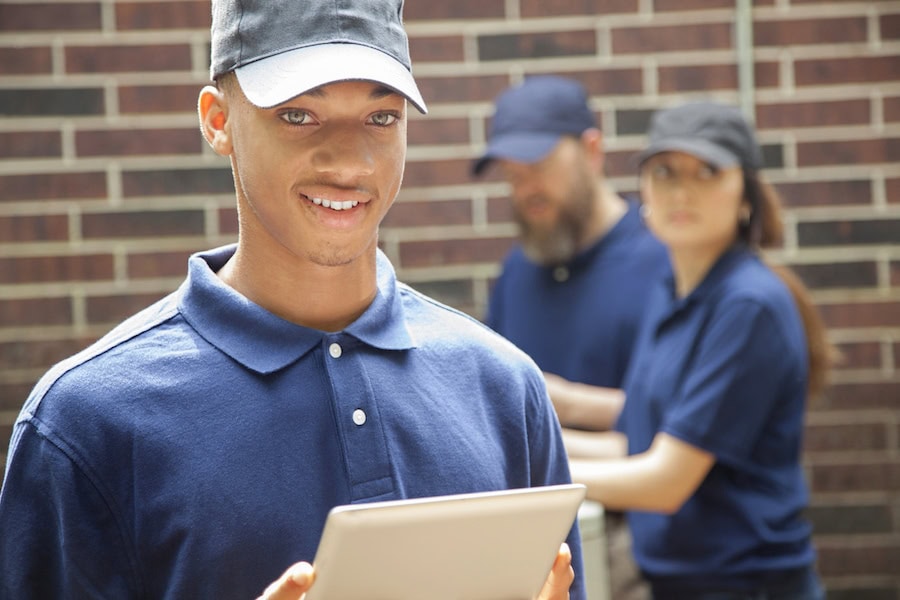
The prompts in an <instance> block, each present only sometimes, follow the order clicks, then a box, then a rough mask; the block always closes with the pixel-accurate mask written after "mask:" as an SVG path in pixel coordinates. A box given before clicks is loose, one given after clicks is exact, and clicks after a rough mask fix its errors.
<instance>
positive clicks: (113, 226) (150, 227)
mask: <svg viewBox="0 0 900 600" xmlns="http://www.w3.org/2000/svg"><path fill="white" fill-rule="evenodd" d="M81 229H82V235H83V236H84V238H85V239H102V238H160V237H178V236H192V235H203V233H204V217H203V212H202V211H199V210H160V211H143V212H140V211H139V212H118V213H91V214H86V215H83V216H82V217H81Z"/></svg>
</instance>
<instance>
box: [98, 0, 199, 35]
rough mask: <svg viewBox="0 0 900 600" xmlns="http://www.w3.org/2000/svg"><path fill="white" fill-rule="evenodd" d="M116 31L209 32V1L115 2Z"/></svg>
mask: <svg viewBox="0 0 900 600" xmlns="http://www.w3.org/2000/svg"><path fill="white" fill-rule="evenodd" d="M115 6H116V28H117V29H122V30H128V29H183V28H188V27H193V28H199V29H209V26H210V23H211V20H212V19H211V15H212V13H211V11H210V7H209V2H208V1H205V0H204V1H196V0H182V1H181V2H118V3H117V4H116V5H115Z"/></svg>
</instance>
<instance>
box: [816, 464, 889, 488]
mask: <svg viewBox="0 0 900 600" xmlns="http://www.w3.org/2000/svg"><path fill="white" fill-rule="evenodd" d="M809 470H810V472H811V474H812V477H811V482H810V483H811V487H812V489H813V491H814V492H863V491H877V490H882V491H893V492H896V491H900V460H890V459H887V458H884V459H874V460H872V461H871V462H866V463H859V464H847V463H838V464H815V465H812V466H811V467H810V469H809Z"/></svg>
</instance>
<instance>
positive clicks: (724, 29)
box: [612, 23, 732, 54]
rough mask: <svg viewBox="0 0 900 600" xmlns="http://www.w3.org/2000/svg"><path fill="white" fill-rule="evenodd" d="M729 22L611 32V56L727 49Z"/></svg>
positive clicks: (730, 43)
mask: <svg viewBox="0 0 900 600" xmlns="http://www.w3.org/2000/svg"><path fill="white" fill-rule="evenodd" d="M731 31H732V27H731V24H730V23H699V24H698V23H688V24H685V25H658V26H646V27H617V28H614V29H613V30H612V49H613V53H614V54H647V53H651V52H673V51H681V50H716V49H719V50H727V49H729V48H731V47H732V35H731Z"/></svg>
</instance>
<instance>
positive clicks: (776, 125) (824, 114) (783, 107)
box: [756, 98, 872, 129]
mask: <svg viewBox="0 0 900 600" xmlns="http://www.w3.org/2000/svg"><path fill="white" fill-rule="evenodd" d="M871 119H872V115H871V104H870V103H869V101H868V100H867V99H863V98H860V99H858V100H836V101H827V100H819V101H816V102H779V103H775V104H757V106H756V125H757V127H759V128H760V129H794V128H798V127H826V126H839V125H867V124H869V122H870V121H871Z"/></svg>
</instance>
